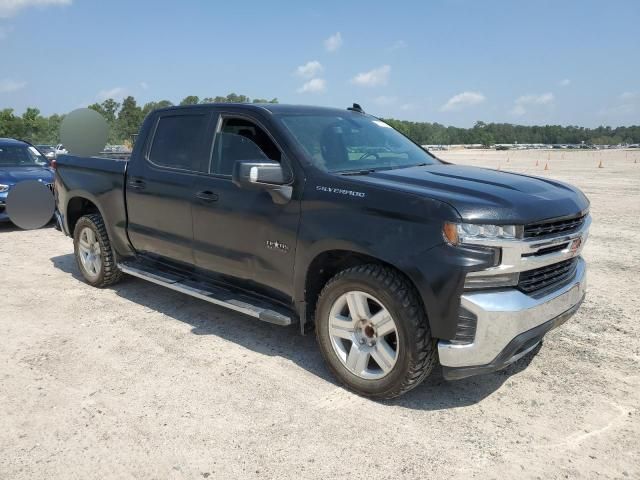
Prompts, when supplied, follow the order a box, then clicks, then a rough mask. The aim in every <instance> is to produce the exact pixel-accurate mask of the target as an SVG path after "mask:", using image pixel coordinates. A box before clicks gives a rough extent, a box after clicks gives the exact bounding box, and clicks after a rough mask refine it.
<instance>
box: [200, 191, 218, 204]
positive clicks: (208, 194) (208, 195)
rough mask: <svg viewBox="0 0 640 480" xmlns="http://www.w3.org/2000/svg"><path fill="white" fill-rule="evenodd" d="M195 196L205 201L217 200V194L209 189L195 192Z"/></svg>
mask: <svg viewBox="0 0 640 480" xmlns="http://www.w3.org/2000/svg"><path fill="white" fill-rule="evenodd" d="M196 198H199V199H200V200H203V201H205V202H215V201H217V200H218V194H217V193H213V192H212V191H211V190H202V191H201V192H198V193H196Z"/></svg>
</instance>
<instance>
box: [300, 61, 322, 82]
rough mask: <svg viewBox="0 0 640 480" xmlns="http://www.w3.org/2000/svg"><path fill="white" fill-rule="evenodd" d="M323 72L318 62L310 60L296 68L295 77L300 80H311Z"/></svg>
mask: <svg viewBox="0 0 640 480" xmlns="http://www.w3.org/2000/svg"><path fill="white" fill-rule="evenodd" d="M323 70H324V67H323V66H322V64H321V63H320V62H319V61H317V60H312V61H310V62H307V63H305V64H304V65H300V66H299V67H298V68H296V75H298V76H299V77H302V78H313V77H317V76H318V75H319V74H321V73H322V71H323Z"/></svg>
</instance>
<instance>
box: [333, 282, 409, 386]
mask: <svg viewBox="0 0 640 480" xmlns="http://www.w3.org/2000/svg"><path fill="white" fill-rule="evenodd" d="M329 337H330V338H331V346H332V347H333V350H334V352H335V353H336V355H337V356H338V358H339V359H340V362H342V364H343V365H344V366H345V367H346V368H347V370H349V371H350V372H351V373H353V374H354V375H356V376H358V377H360V378H363V379H367V380H378V379H380V378H383V377H385V376H387V375H388V374H389V373H390V372H391V370H393V367H394V366H395V364H396V361H397V360H398V354H399V353H400V342H399V341H398V329H397V326H396V323H395V321H394V320H393V317H392V316H391V314H390V313H389V311H388V310H387V308H386V307H385V306H384V305H383V304H382V302H380V300H378V299H377V298H375V297H374V296H373V295H369V294H368V293H365V292H359V291H351V292H347V293H345V294H343V295H341V296H340V297H339V298H338V299H337V300H336V301H335V302H334V303H333V305H332V307H331V310H330V312H329Z"/></svg>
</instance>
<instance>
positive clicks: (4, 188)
mask: <svg viewBox="0 0 640 480" xmlns="http://www.w3.org/2000/svg"><path fill="white" fill-rule="evenodd" d="M8 191H9V185H3V184H1V183H0V193H3V192H8Z"/></svg>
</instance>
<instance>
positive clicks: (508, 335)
mask: <svg viewBox="0 0 640 480" xmlns="http://www.w3.org/2000/svg"><path fill="white" fill-rule="evenodd" d="M586 287H587V284H586V265H585V262H584V260H583V259H582V258H578V264H577V267H576V271H575V274H574V276H573V278H572V279H571V280H570V281H569V282H568V283H566V284H564V285H563V286H562V287H560V288H558V289H557V290H555V291H553V292H550V293H547V294H546V295H544V296H541V297H537V298H536V297H532V296H529V295H526V294H524V293H522V292H521V291H519V290H516V289H507V290H501V291H494V292H487V293H482V292H473V293H467V294H464V295H462V297H461V305H462V307H464V308H465V309H467V310H468V311H470V312H472V313H473V314H474V315H475V316H476V318H477V323H476V334H475V338H474V341H473V343H468V344H459V343H454V342H450V341H445V340H441V341H440V342H438V354H439V357H440V364H441V365H442V367H443V375H444V377H445V378H446V379H448V380H456V379H460V378H465V377H470V376H472V375H478V374H481V373H488V372H492V371H495V370H500V369H502V368H504V367H506V366H508V365H510V364H511V363H513V362H515V361H516V360H518V359H519V358H521V357H522V356H524V355H526V354H527V353H528V352H529V351H531V350H533V349H534V348H535V347H536V345H537V344H538V343H539V342H540V340H541V339H542V337H543V336H544V335H545V334H546V333H547V332H548V331H549V330H551V329H553V328H555V327H557V326H558V325H561V324H562V323H564V322H565V321H566V320H568V319H569V317H571V316H572V315H573V314H574V313H575V312H576V310H577V309H578V307H579V306H580V304H581V303H582V300H583V299H584V296H585V292H586Z"/></svg>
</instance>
